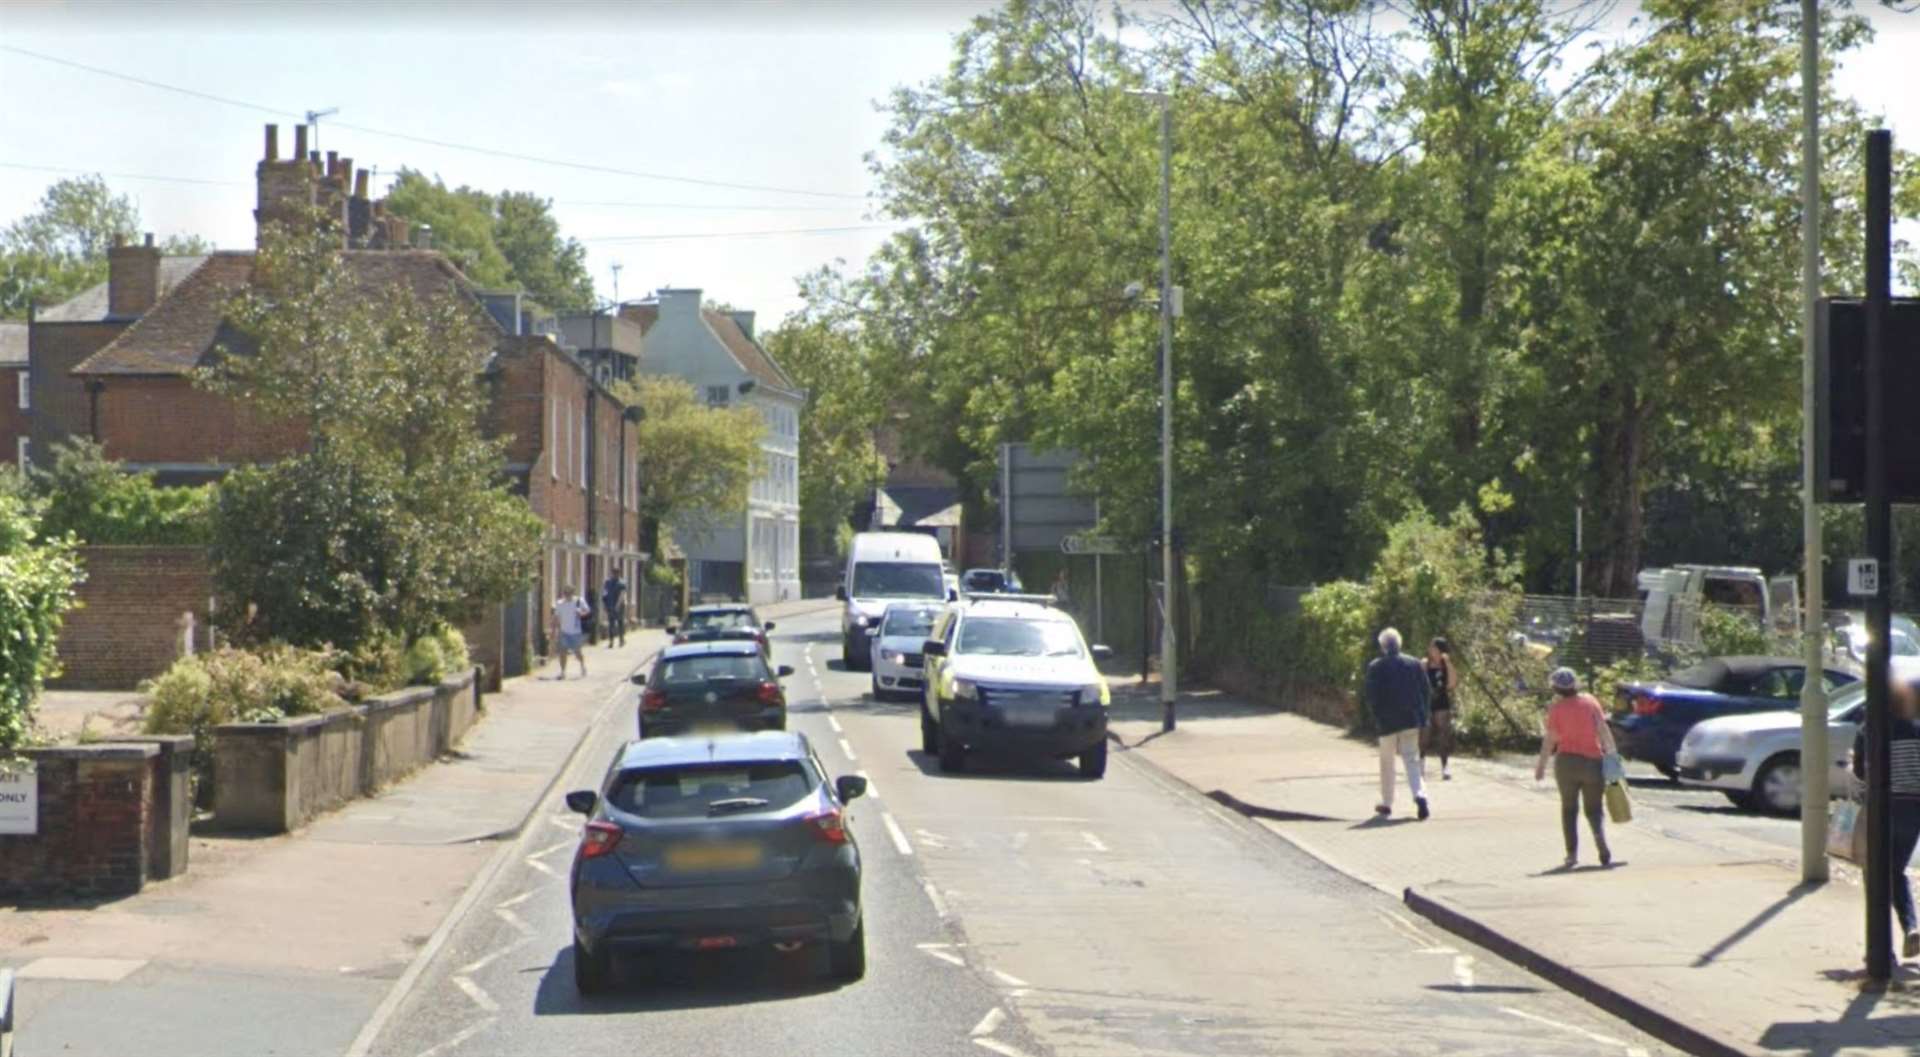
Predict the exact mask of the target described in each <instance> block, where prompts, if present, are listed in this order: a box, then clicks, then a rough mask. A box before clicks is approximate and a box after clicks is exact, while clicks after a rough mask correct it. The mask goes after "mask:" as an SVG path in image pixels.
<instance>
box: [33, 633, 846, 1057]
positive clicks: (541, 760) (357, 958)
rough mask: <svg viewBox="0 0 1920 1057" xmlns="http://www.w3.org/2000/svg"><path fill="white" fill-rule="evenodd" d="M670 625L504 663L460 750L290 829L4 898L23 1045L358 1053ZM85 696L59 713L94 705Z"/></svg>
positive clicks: (213, 840) (161, 1056)
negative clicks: (85, 882) (71, 886)
mask: <svg viewBox="0 0 1920 1057" xmlns="http://www.w3.org/2000/svg"><path fill="white" fill-rule="evenodd" d="M828 605H830V603H823V602H806V603H790V604H787V605H784V606H773V607H762V611H763V612H764V613H766V614H768V615H769V616H782V615H790V614H797V613H807V612H812V611H815V610H819V609H821V608H823V607H825V606H828ZM663 642H664V636H663V634H662V633H661V632H659V631H657V630H641V631H637V632H635V633H633V634H631V635H629V636H628V640H627V645H626V646H625V647H624V648H619V649H610V648H607V647H606V646H604V645H601V646H589V647H588V648H587V659H588V662H589V673H590V674H589V676H588V677H587V678H584V679H582V678H579V677H577V676H572V677H570V678H569V679H567V680H566V681H564V682H562V681H559V680H557V679H556V678H555V676H554V672H555V671H556V669H555V668H554V667H553V666H552V665H548V666H546V667H545V668H543V669H541V670H539V671H537V672H535V673H533V674H531V675H528V676H525V677H521V678H517V679H512V680H508V681H507V684H506V686H505V687H504V688H503V690H502V692H500V693H498V694H490V695H487V696H486V698H485V699H484V703H483V704H484V715H483V718H482V720H481V722H480V723H479V724H478V725H477V726H476V727H475V728H474V729H473V730H472V731H471V732H470V733H469V734H468V735H467V738H466V739H465V741H464V742H463V743H462V744H461V745H460V746H459V748H458V750H457V751H456V752H454V753H453V754H451V755H450V756H448V757H446V758H444V759H443V760H442V761H441V762H440V763H438V764H436V765H434V766H432V767H428V768H425V769H423V770H421V771H419V772H417V773H416V774H415V775H413V776H412V777H410V778H409V779H408V780H406V781H404V782H401V783H398V784H396V785H395V786H393V787H391V788H390V789H388V790H386V791H384V792H383V793H381V794H380V795H378V796H375V797H371V798H368V799H365V800H360V801H356V802H354V803H353V804H350V805H348V806H347V807H345V808H342V809H341V810H339V811H336V812H333V813H331V814H329V815H327V816H325V817H323V818H320V819H318V820H316V821H315V822H314V823H312V824H311V825H309V826H308V827H306V828H305V829H302V830H300V831H298V832H296V833H292V834H286V835H282V836H276V837H264V838H249V837H238V836H225V835H218V836H200V835H196V836H195V837H193V839H192V848H191V851H190V868H189V870H188V872H187V873H186V874H185V875H184V876H182V877H179V878H175V879H172V880H168V881H164V882H157V883H153V884H149V885H148V886H147V887H146V888H145V889H144V890H143V891H141V892H140V893H139V894H137V895H134V896H131V897H127V898H123V899H117V900H108V901H102V902H98V903H78V904H41V905H28V906H20V907H0V968H12V969H14V970H16V974H17V985H16V986H17V993H16V995H15V1002H16V1011H15V1012H16V1031H17V1034H18V1041H17V1044H16V1045H17V1047H18V1052H19V1053H20V1054H22V1055H25V1057H36V1055H39V1054H50V1053H59V1054H99V1055H103V1057H109V1055H119V1054H131V1053H139V1054H143V1055H147V1057H174V1055H178V1057H224V1055H228V1054H232V1055H236V1057H238V1055H259V1054H327V1055H336V1054H340V1053H343V1052H345V1051H347V1050H348V1049H349V1047H350V1046H351V1045H352V1044H353V1041H354V1040H355V1038H356V1037H357V1036H358V1034H359V1033H360V1031H361V1030H362V1028H364V1027H365V1026H366V1024H367V1022H368V1021H369V1019H370V1018H372V1017H373V1016H374V1015H375V1013H376V1012H377V1011H379V1010H381V1009H382V1008H386V1007H390V1006H391V1004H392V1003H391V1002H390V1001H389V1000H390V999H391V997H392V995H393V992H394V991H395V990H396V983H397V982H403V981H405V980H406V979H407V978H408V977H409V974H410V972H411V971H412V967H413V966H414V964H415V963H416V962H417V961H418V960H419V959H420V955H421V952H422V951H423V949H427V948H430V947H431V946H432V945H433V943H434V938H435V937H436V936H438V935H442V934H443V933H444V929H443V926H444V925H445V923H446V922H447V920H448V917H449V913H450V911H452V910H453V909H454V908H455V907H456V906H457V905H458V904H460V903H461V901H462V900H463V898H464V897H466V896H467V894H468V893H469V891H470V890H471V889H472V888H473V887H474V886H475V884H476V880H477V879H483V878H484V877H485V876H487V873H488V871H489V870H490V869H491V868H492V867H493V865H494V864H495V863H496V862H497V860H498V859H499V858H500V854H501V851H502V850H503V848H505V847H506V846H507V845H509V844H510V843H511V842H512V841H513V840H515V839H517V838H518V837H519V836H520V835H521V834H523V833H524V832H525V831H526V829H527V823H528V821H529V820H530V819H532V818H533V817H534V815H535V813H536V809H537V808H538V806H539V805H540V804H541V803H542V798H543V796H544V795H545V793H546V792H547V790H548V788H549V786H550V785H551V784H552V782H553V780H554V778H555V776H556V774H558V773H559V772H561V771H562V770H563V769H564V768H565V767H566V766H567V764H568V763H569V762H570V761H572V760H573V759H574V758H575V757H576V755H577V750H578V749H579V748H580V746H581V745H582V744H583V742H584V741H585V740H586V738H587V736H588V735H589V734H590V733H591V732H592V731H594V730H596V729H600V728H601V727H603V726H605V725H606V722H607V720H608V719H609V717H611V716H612V715H613V713H614V712H615V711H616V709H617V706H618V705H619V703H620V702H621V701H623V700H625V699H626V698H627V697H630V696H631V695H630V688H629V686H628V684H627V683H626V681H625V680H626V676H627V675H628V674H630V673H631V672H633V671H634V670H636V669H637V668H638V667H639V666H640V665H641V664H642V663H643V662H645V660H646V659H647V658H648V657H650V656H651V655H652V654H653V653H654V652H655V651H656V650H657V649H658V648H659V646H660V645H661V644H662V643H663ZM570 674H571V673H570ZM123 699H124V695H116V696H115V697H114V699H113V700H114V701H116V702H117V701H120V700H123ZM72 700H73V702H74V703H75V704H76V709H68V710H61V711H76V710H79V711H84V710H90V709H92V707H93V706H94V705H95V704H96V702H93V701H91V700H89V699H85V698H74V699H72ZM236 1011H239V1012H238V1014H236Z"/></svg>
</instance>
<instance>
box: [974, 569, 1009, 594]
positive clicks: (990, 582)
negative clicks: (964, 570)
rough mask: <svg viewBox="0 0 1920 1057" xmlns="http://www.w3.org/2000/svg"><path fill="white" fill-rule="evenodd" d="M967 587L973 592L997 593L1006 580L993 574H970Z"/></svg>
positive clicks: (997, 574)
mask: <svg viewBox="0 0 1920 1057" xmlns="http://www.w3.org/2000/svg"><path fill="white" fill-rule="evenodd" d="M967 586H968V587H970V588H972V589H973V590H975V591H998V590H1000V589H1001V588H1002V587H1004V586H1006V579H1005V578H1004V577H1002V576H1001V575H1000V574H999V573H994V572H977V571H976V572H970V573H968V574H967Z"/></svg>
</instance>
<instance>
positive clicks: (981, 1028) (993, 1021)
mask: <svg viewBox="0 0 1920 1057" xmlns="http://www.w3.org/2000/svg"><path fill="white" fill-rule="evenodd" d="M1005 1019H1007V1011H1006V1010H1004V1009H1001V1008H1000V1007H999V1006H995V1007H993V1008H992V1009H989V1010H987V1015H986V1016H984V1017H981V1018H980V1023H978V1024H975V1025H974V1026H973V1030H972V1031H971V1032H968V1034H970V1035H972V1036H973V1037H974V1038H979V1037H980V1036H982V1035H991V1034H993V1033H994V1031H995V1029H997V1028H999V1027H1000V1022H1001V1021H1003V1020H1005Z"/></svg>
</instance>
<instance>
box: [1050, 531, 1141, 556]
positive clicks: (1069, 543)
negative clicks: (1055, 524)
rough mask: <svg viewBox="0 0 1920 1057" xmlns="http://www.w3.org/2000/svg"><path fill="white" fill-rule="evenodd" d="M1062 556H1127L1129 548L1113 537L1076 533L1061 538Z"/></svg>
mask: <svg viewBox="0 0 1920 1057" xmlns="http://www.w3.org/2000/svg"><path fill="white" fill-rule="evenodd" d="M1060 553H1062V554H1125V553H1127V548H1126V547H1125V546H1123V545H1121V543H1120V541H1119V540H1117V539H1115V538H1113V537H1112V536H1085V535H1081V534H1079V533H1075V534H1074V535H1071V536H1062V537H1060Z"/></svg>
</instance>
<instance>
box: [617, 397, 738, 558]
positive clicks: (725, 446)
mask: <svg viewBox="0 0 1920 1057" xmlns="http://www.w3.org/2000/svg"><path fill="white" fill-rule="evenodd" d="M613 393H614V396H615V397H617V398H618V399H620V400H621V401H622V402H623V403H626V404H629V405H633V406H638V407H640V408H641V409H643V410H644V411H645V412H646V415H645V417H644V418H642V419H641V420H640V426H639V437H638V439H637V442H636V443H637V444H638V445H639V450H640V454H639V465H638V468H637V475H638V477H639V483H640V494H639V500H640V515H641V516H642V517H649V518H654V519H656V520H658V521H659V522H660V523H661V524H662V525H671V526H672V527H673V528H674V529H675V530H676V531H684V532H687V533H688V534H691V535H699V534H700V533H702V532H704V531H706V530H709V529H711V528H713V527H714V526H716V525H719V524H721V523H723V522H725V521H726V520H728V519H730V518H732V517H733V513H732V512H733V511H738V510H742V509H744V508H745V507H746V505H747V497H748V495H749V494H750V492H751V487H752V485H753V478H754V476H755V475H756V474H757V473H759V470H760V457H761V456H760V438H761V435H762V433H763V432H764V431H765V430H766V424H765V422H763V421H762V419H761V417H760V413H759V412H758V411H756V410H754V409H753V408H752V407H751V406H748V405H744V404H742V405H736V406H730V407H709V406H707V405H706V404H705V403H704V402H703V401H702V400H701V399H700V395H699V394H698V393H696V392H695V391H694V388H693V386H691V385H688V384H687V383H686V382H684V381H681V380H680V379H678V378H674V377H671V376H667V375H642V376H640V377H639V378H636V379H635V380H633V381H631V382H615V383H614V385H613Z"/></svg>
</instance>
